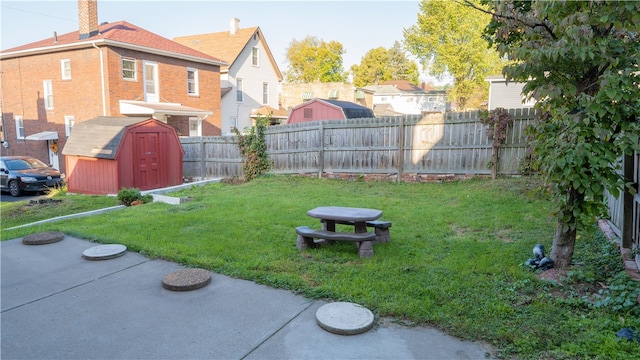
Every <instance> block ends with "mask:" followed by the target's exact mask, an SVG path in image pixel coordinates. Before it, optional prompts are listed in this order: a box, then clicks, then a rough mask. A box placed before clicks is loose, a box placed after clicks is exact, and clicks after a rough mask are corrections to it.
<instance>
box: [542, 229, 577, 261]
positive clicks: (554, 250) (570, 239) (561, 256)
mask: <svg viewBox="0 0 640 360" xmlns="http://www.w3.org/2000/svg"><path fill="white" fill-rule="evenodd" d="M563 227H564V224H563V223H562V220H561V219H558V227H557V228H556V235H555V236H554V237H553V245H551V255H549V256H550V257H551V259H552V260H553V263H554V264H553V267H555V268H559V269H565V268H568V267H569V265H571V259H572V258H573V249H574V247H575V244H576V229H575V228H574V229H573V230H571V229H570V230H569V231H562V228H563Z"/></svg>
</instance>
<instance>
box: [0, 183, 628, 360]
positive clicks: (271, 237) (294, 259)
mask: <svg viewBox="0 0 640 360" xmlns="http://www.w3.org/2000/svg"><path fill="white" fill-rule="evenodd" d="M533 184H534V181H533V180H532V179H530V178H520V179H498V180H495V181H491V180H484V179H472V180H466V181H453V182H448V183H437V184H436V183H430V184H419V183H417V184H407V183H392V182H361V181H343V180H328V179H313V178H304V177H294V176H268V177H264V178H259V179H256V180H254V181H251V182H249V183H244V184H240V185H231V184H222V183H216V184H210V185H206V186H204V187H194V188H191V189H188V190H183V191H179V192H176V193H174V195H175V196H180V197H189V198H190V199H191V200H190V201H188V202H186V203H183V204H181V205H167V204H164V203H152V204H145V205H142V206H136V207H129V208H125V209H122V210H115V211H112V212H109V213H106V214H102V215H96V216H92V217H84V218H77V219H71V220H64V221H60V222H54V223H48V224H44V225H37V226H33V227H25V228H20V229H16V230H6V229H7V228H8V227H10V226H16V225H18V224H19V223H20V222H21V217H20V216H19V217H13V218H7V220H6V221H5V216H6V215H7V214H9V210H11V211H12V212H16V210H15V209H13V208H11V209H9V205H10V204H2V205H1V208H0V210H1V211H2V228H3V231H2V239H3V240H6V239H14V238H19V237H22V236H25V235H27V234H31V233H36V232H42V231H52V230H55V231H63V232H65V233H66V234H69V235H72V236H77V237H81V238H85V239H89V240H94V241H97V242H103V243H120V244H124V245H126V246H127V247H128V249H129V250H132V251H138V252H140V253H142V254H145V255H147V256H150V257H157V258H163V259H168V260H172V261H176V262H179V263H182V264H185V265H188V266H193V267H202V268H206V269H210V270H212V271H215V272H218V273H222V274H226V275H230V276H233V277H239V278H244V279H249V280H253V281H255V282H258V283H261V284H266V285H270V286H274V287H279V288H284V289H289V290H291V291H294V292H296V293H299V294H302V295H305V296H307V297H310V298H323V299H333V300H340V301H351V302H355V303H359V304H362V305H364V306H366V307H368V308H370V309H371V310H372V311H374V312H375V313H376V315H377V316H384V317H389V318H391V319H393V320H395V321H398V322H401V323H404V324H409V325H412V324H416V325H433V326H436V327H438V328H440V329H441V330H443V331H445V332H447V333H449V334H451V335H455V336H458V337H461V338H464V339H474V340H483V341H487V342H489V343H491V344H492V345H493V346H495V347H496V348H497V349H498V351H499V352H498V354H497V355H498V356H501V357H505V358H511V357H518V358H521V359H527V358H531V359H539V358H544V359H547V358H554V359H562V358H572V359H573V358H575V359H583V358H602V359H616V358H620V359H623V358H632V357H635V358H638V357H640V345H639V344H635V343H632V342H629V341H624V340H620V339H618V338H617V337H616V332H617V331H619V330H620V329H621V328H622V327H629V328H634V329H636V330H638V331H640V319H639V315H640V306H638V304H637V302H635V303H634V302H633V301H632V300H633V296H637V295H639V294H640V290H638V287H637V283H635V282H633V281H632V280H629V279H628V276H626V274H625V273H624V272H623V271H622V263H621V260H620V256H619V254H618V253H617V250H616V249H615V247H613V246H612V245H611V244H609V243H608V241H606V239H605V238H604V237H603V236H602V233H601V232H600V231H599V230H597V228H596V227H595V226H594V229H593V230H591V231H589V232H586V233H585V232H583V233H581V237H580V239H579V240H578V242H577V247H576V254H575V256H574V262H575V263H577V264H580V265H577V266H575V267H574V268H573V269H572V271H570V272H569V277H568V278H567V279H565V280H563V281H562V285H560V284H559V283H558V282H555V281H545V280H538V279H537V277H536V273H535V272H532V271H531V270H529V269H528V268H527V267H525V266H523V265H522V264H523V263H524V261H526V260H527V259H528V258H531V257H533V254H532V248H533V246H534V245H535V244H537V243H542V244H544V245H545V247H546V248H547V249H550V248H551V241H552V238H553V232H554V229H555V219H554V218H552V217H550V215H549V214H550V212H551V207H550V203H549V202H548V201H546V200H544V199H541V198H540V197H536V196H534V195H533V193H532V192H531V191H530V189H532V188H533ZM76 197H82V196H79V195H74V196H71V197H70V196H64V195H59V196H58V197H56V198H59V199H62V200H63V203H61V204H58V205H51V206H48V207H43V208H41V209H40V211H39V214H40V215H38V216H40V217H47V216H49V217H50V216H52V212H53V211H55V209H56V207H58V206H63V204H64V203H65V202H67V199H72V200H70V201H74V202H76V203H77V202H80V200H78V198H76ZM87 198H89V197H87ZM98 198H100V197H98ZM97 201H98V200H97V199H94V200H93V201H86V202H85V204H86V206H93V204H94V203H96V202H97ZM101 201H102V200H101ZM111 201H113V202H111ZM106 203H108V205H107V206H112V205H115V204H116V203H117V200H116V199H115V198H109V201H106ZM13 206H18V205H13ZM317 206H350V207H367V208H376V209H380V210H382V211H383V212H384V214H383V216H382V218H381V219H383V220H388V221H391V222H392V223H393V226H392V227H391V242H389V243H385V244H375V245H374V251H375V256H373V257H371V258H366V259H361V258H359V257H358V254H357V250H356V249H355V247H354V245H353V244H350V243H338V244H335V245H333V246H325V247H321V248H318V249H311V250H307V251H302V252H301V251H298V250H297V249H296V246H295V245H296V233H295V227H296V226H300V225H307V226H310V227H312V228H320V223H319V221H318V220H317V219H314V218H311V217H308V216H307V215H306V212H307V210H309V209H312V208H314V207H317ZM60 209H62V208H60ZM60 209H59V211H58V214H56V215H53V216H58V215H61V212H62V210H60ZM65 211H67V210H65ZM47 213H49V214H47ZM24 219H25V221H23V222H31V221H35V220H38V217H37V216H35V215H30V214H28V217H27V215H25V217H24ZM345 229H346V228H345ZM606 285H611V286H609V287H608V288H606V289H605V288H603V287H604V286H606ZM598 291H600V292H601V293H602V295H600V296H598ZM592 294H595V295H592ZM587 298H588V299H590V300H589V301H587V300H585V299H587ZM630 299H632V300H630Z"/></svg>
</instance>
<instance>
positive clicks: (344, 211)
mask: <svg viewBox="0 0 640 360" xmlns="http://www.w3.org/2000/svg"><path fill="white" fill-rule="evenodd" d="M307 215H309V216H311V217H314V218H318V219H325V220H340V221H371V220H375V219H377V218H379V217H380V216H382V211H381V210H376V209H366V208H352V207H342V206H320V207H317V208H315V209H311V210H309V211H307Z"/></svg>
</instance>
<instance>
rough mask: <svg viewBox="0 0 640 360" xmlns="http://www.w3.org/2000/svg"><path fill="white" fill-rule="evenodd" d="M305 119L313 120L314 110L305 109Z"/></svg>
mask: <svg viewBox="0 0 640 360" xmlns="http://www.w3.org/2000/svg"><path fill="white" fill-rule="evenodd" d="M304 118H305V119H313V108H305V109H304Z"/></svg>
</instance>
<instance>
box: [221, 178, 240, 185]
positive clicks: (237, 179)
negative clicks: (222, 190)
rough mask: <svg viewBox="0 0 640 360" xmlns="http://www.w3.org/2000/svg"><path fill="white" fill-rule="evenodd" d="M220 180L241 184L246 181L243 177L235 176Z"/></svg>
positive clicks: (226, 182)
mask: <svg viewBox="0 0 640 360" xmlns="http://www.w3.org/2000/svg"><path fill="white" fill-rule="evenodd" d="M220 182H221V183H223V184H231V185H240V184H244V183H245V182H246V181H245V180H244V179H243V178H238V177H234V178H225V179H222V180H220Z"/></svg>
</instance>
